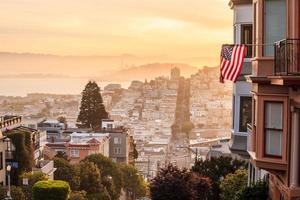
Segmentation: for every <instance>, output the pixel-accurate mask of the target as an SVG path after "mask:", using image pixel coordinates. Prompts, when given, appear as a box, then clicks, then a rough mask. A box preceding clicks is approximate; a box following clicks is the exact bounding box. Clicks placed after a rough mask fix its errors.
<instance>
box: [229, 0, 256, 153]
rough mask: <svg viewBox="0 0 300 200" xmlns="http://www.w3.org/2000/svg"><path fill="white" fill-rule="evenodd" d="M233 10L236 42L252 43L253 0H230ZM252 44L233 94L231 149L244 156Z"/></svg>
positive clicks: (249, 118)
mask: <svg viewBox="0 0 300 200" xmlns="http://www.w3.org/2000/svg"><path fill="white" fill-rule="evenodd" d="M229 6H230V7H231V9H232V10H233V14H234V15H233V16H234V18H233V30H234V44H246V45H247V44H252V40H253V37H252V29H253V15H252V1H251V0H248V1H234V0H232V1H230V3H229ZM251 58H252V46H249V47H248V48H247V52H246V57H245V60H244V63H243V68H242V72H241V75H240V76H239V77H238V79H237V81H236V82H235V83H234V84H233V96H232V102H233V103H232V132H231V133H232V134H231V138H232V140H231V145H230V150H231V151H232V152H233V153H235V154H238V155H241V156H242V157H244V158H248V157H249V156H248V153H247V124H248V123H250V122H251V116H252V115H251V112H252V97H251V93H250V90H251V84H250V83H249V82H247V81H246V79H245V76H246V75H249V74H251Z"/></svg>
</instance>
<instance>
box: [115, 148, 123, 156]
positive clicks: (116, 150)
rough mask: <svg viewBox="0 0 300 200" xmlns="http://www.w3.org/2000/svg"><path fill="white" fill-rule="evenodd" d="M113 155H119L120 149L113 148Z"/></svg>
mask: <svg viewBox="0 0 300 200" xmlns="http://www.w3.org/2000/svg"><path fill="white" fill-rule="evenodd" d="M114 154H118V155H120V154H121V147H114Z"/></svg>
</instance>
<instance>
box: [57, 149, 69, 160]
mask: <svg viewBox="0 0 300 200" xmlns="http://www.w3.org/2000/svg"><path fill="white" fill-rule="evenodd" d="M55 157H56V158H63V159H65V160H68V156H67V154H66V152H63V151H58V152H57V153H56V155H55Z"/></svg>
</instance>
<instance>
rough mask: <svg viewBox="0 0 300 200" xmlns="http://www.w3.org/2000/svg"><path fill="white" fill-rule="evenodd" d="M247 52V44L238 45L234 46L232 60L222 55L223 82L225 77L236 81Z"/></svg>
mask: <svg viewBox="0 0 300 200" xmlns="http://www.w3.org/2000/svg"><path fill="white" fill-rule="evenodd" d="M245 54H246V46H245V45H236V46H234V47H233V51H232V55H231V59H230V60H226V59H225V58H223V57H221V63H220V68H221V82H223V80H224V79H226V80H230V81H233V82H236V80H237V78H238V76H239V75H240V74H241V71H242V68H243V62H244V57H245Z"/></svg>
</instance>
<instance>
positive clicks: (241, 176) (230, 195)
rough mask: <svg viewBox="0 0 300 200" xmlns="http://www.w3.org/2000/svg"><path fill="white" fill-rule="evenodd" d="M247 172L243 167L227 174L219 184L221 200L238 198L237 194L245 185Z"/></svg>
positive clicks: (236, 199) (235, 199)
mask: <svg viewBox="0 0 300 200" xmlns="http://www.w3.org/2000/svg"><path fill="white" fill-rule="evenodd" d="M247 181H248V173H247V170H245V169H238V170H237V171H235V172H234V173H233V174H228V175H227V176H226V177H225V179H224V180H222V182H221V184H220V189H221V194H220V197H221V199H222V200H239V197H238V194H239V192H240V191H241V190H243V189H244V188H246V187H247Z"/></svg>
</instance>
